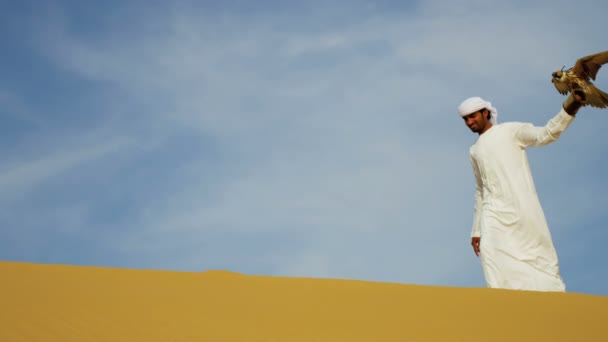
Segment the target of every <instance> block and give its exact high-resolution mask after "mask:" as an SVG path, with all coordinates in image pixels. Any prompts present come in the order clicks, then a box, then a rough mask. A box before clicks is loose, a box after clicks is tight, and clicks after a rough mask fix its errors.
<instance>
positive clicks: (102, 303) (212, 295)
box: [0, 262, 608, 342]
mask: <svg viewBox="0 0 608 342" xmlns="http://www.w3.org/2000/svg"><path fill="white" fill-rule="evenodd" d="M0 341H146V342H147V341H608V297H604V296H591V295H582V294H575V293H540V292H524V291H505V290H490V289H470V288H450V287H430V286H415V285H405V284H390V283H375V282H364V281H350V280H331V279H307V278H282V277H262V276H248V275H241V274H236V273H230V272H225V271H208V272H200V273H190V272H170V271H149V270H129V269H112V268H100V267H75V266H63V265H38V264H28V263H15V262H0Z"/></svg>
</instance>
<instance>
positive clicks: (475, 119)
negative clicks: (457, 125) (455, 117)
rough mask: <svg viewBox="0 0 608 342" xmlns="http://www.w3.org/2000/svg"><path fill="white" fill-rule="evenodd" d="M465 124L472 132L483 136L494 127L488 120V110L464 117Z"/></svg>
mask: <svg viewBox="0 0 608 342" xmlns="http://www.w3.org/2000/svg"><path fill="white" fill-rule="evenodd" d="M462 118H463V119H464V123H465V124H466V125H467V127H469V129H470V130H471V131H472V132H475V133H477V134H482V133H483V132H485V131H487V130H488V129H489V128H490V127H492V123H491V122H490V120H488V110H487V109H482V110H478V111H476V112H474V113H471V114H468V115H465V116H463V117H462Z"/></svg>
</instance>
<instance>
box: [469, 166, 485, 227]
mask: <svg viewBox="0 0 608 342" xmlns="http://www.w3.org/2000/svg"><path fill="white" fill-rule="evenodd" d="M470 158H471V166H472V167H473V174H475V212H474V215H473V228H472V230H471V237H480V236H481V232H480V224H481V222H480V221H481V214H480V211H481V203H482V202H483V192H482V190H481V189H482V184H481V175H480V174H479V168H478V167H477V162H476V161H475V159H474V158H473V156H471V157H470Z"/></svg>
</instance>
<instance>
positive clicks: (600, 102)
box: [585, 84, 608, 108]
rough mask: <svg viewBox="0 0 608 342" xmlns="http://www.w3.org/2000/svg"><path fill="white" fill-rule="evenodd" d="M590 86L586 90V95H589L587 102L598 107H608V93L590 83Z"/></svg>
mask: <svg viewBox="0 0 608 342" xmlns="http://www.w3.org/2000/svg"><path fill="white" fill-rule="evenodd" d="M589 86H590V87H589V89H588V90H586V91H585V95H587V104H588V105H590V106H592V107H596V108H607V107H608V94H606V93H605V92H603V91H601V90H600V89H598V88H597V87H596V86H594V85H593V84H590V85H589Z"/></svg>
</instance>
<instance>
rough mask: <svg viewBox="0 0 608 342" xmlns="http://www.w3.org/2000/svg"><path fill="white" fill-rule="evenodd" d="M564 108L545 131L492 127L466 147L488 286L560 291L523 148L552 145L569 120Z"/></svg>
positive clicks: (477, 234) (554, 256)
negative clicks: (471, 170) (472, 177)
mask: <svg viewBox="0 0 608 342" xmlns="http://www.w3.org/2000/svg"><path fill="white" fill-rule="evenodd" d="M572 120H573V117H572V116H570V115H568V113H566V112H565V111H564V110H563V109H562V110H561V111H560V112H559V113H558V114H557V115H556V116H555V117H554V118H552V119H551V120H549V122H548V123H547V125H545V126H544V127H535V126H533V125H532V124H529V123H519V122H508V123H503V124H499V125H494V126H492V127H491V128H490V129H489V130H487V131H486V132H484V133H483V134H481V135H480V136H479V138H478V139H477V141H476V142H475V143H474V144H473V145H472V146H471V149H470V156H471V164H472V166H473V172H474V174H475V178H476V192H475V193H476V196H475V197H476V199H475V215H474V223H473V231H472V233H471V235H472V236H474V237H481V244H480V259H481V264H482V268H483V272H484V275H485V279H486V283H487V286H488V287H492V288H504V289H517V290H534V291H565V290H566V287H565V284H564V282H563V281H562V278H561V276H560V274H559V265H558V260H557V254H556V252H555V248H554V247H553V242H552V240H551V234H550V232H549V227H548V225H547V221H546V219H545V215H544V213H543V209H542V207H541V205H540V201H539V199H538V195H537V193H536V188H535V187H534V182H533V180H532V174H531V173H530V166H529V164H528V157H527V154H526V150H525V148H526V147H528V146H542V145H546V144H548V143H551V142H553V141H555V140H557V138H558V137H559V136H560V134H561V133H562V132H563V131H564V130H565V129H566V128H567V127H568V125H569V124H570V123H571V122H572Z"/></svg>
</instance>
